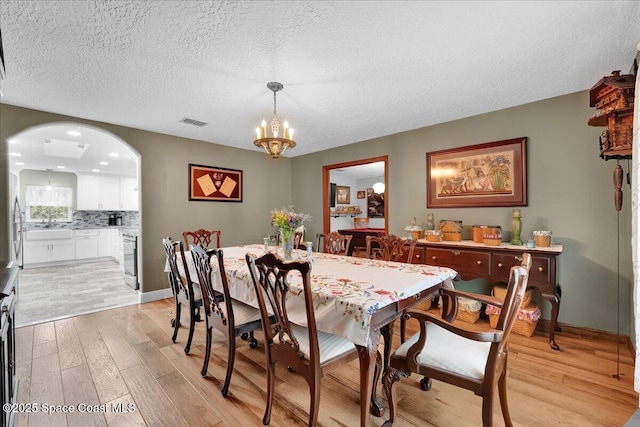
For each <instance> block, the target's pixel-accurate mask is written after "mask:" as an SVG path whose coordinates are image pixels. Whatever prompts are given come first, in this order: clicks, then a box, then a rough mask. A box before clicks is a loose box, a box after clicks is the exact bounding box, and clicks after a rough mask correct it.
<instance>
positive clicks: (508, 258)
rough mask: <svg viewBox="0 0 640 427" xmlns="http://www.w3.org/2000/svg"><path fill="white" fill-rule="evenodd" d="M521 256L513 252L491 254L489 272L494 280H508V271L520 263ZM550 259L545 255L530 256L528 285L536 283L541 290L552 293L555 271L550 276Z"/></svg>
mask: <svg viewBox="0 0 640 427" xmlns="http://www.w3.org/2000/svg"><path fill="white" fill-rule="evenodd" d="M521 260H522V257H521V256H520V255H515V254H506V253H504V254H500V253H498V254H495V253H494V254H493V256H492V259H491V274H492V276H493V278H494V280H496V281H503V282H508V281H509V271H510V270H511V267H513V266H514V265H520V262H521ZM551 272H552V259H551V258H549V257H546V256H543V257H540V256H532V257H531V270H529V286H532V285H536V286H537V287H538V288H540V291H541V292H547V293H553V292H554V291H553V289H554V288H555V273H554V276H553V277H552V276H551Z"/></svg>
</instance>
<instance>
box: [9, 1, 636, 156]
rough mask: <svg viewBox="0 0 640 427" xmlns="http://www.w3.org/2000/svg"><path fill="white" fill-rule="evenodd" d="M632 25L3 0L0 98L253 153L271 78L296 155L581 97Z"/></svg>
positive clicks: (387, 4)
mask: <svg viewBox="0 0 640 427" xmlns="http://www.w3.org/2000/svg"><path fill="white" fill-rule="evenodd" d="M639 23H640V2H637V1H628V2H617V1H602V2H600V1H586V2H569V1H553V2H507V1H497V2H483V1H471V2H464V1H457V2H438V1H429V2H426V1H422V2H421V1H412V2H400V1H393V2H392V1H373V2H366V1H357V2H347V1H342V2H328V1H326V2H325V1H322V2H321V1H314V2H301V1H297V2H279V1H272V2H255V1H254V2H244V1H243V2H196V1H189V2H183V1H179V2H174V1H73V2H72V1H10V0H3V1H2V2H0V26H1V29H2V39H3V45H4V52H5V62H6V79H5V80H3V81H2V82H1V89H2V93H3V96H2V98H1V99H0V101H1V102H2V103H6V104H11V105H17V106H21V107H27V108H33V109H37V110H44V111H50V112H55V113H60V114H66V115H70V116H76V117H81V118H86V119H92V120H97V121H103V122H108V123H114V124H118V125H123V126H130V127H133V128H139V129H144V130H149V131H155V132H161V133H165V134H170V135H177V136H183V137H188V138H194V139H198V140H203V141H209V142H214V143H217V144H223V145H228V146H233V147H239V148H245V149H251V150H258V149H257V148H255V147H254V146H253V144H252V140H253V138H254V135H255V134H254V129H255V127H256V126H257V124H258V123H259V121H260V120H261V119H263V118H267V119H268V118H270V116H271V112H272V107H273V95H272V93H271V92H270V91H269V90H268V89H267V88H266V83H267V82H269V81H279V82H281V83H283V84H284V89H283V91H281V92H279V94H278V116H279V117H280V118H281V119H287V120H288V121H289V122H290V123H291V125H292V126H293V127H294V128H295V129H296V141H297V142H298V146H297V147H296V148H295V149H293V150H291V151H288V152H287V155H289V156H297V155H301V154H307V153H312V152H316V151H320V150H324V149H327V148H331V147H336V146H341V145H345V144H350V143H353V142H357V141H362V140H367V139H370V138H375V137H379V136H384V135H389V134H393V133H397V132H402V131H406V130H410V129H416V128H420V127H424V126H429V125H433V124H437V123H442V122H445V121H450V120H454V119H458V118H462V117H468V116H472V115H476V114H480V113H485V112H489V111H494V110H498V109H502V108H507V107H511V106H514V105H520V104H525V103H528V102H532V101H537V100H541V99H546V98H550V97H554V96H559V95H563V94H568V93H573V92H577V91H581V90H586V89H589V88H590V87H591V86H592V85H593V84H594V83H595V82H596V81H597V80H598V79H600V78H601V77H602V76H603V75H606V74H609V73H610V72H611V71H612V70H616V69H620V70H622V71H623V72H628V71H629V69H630V67H631V65H632V61H633V58H634V57H635V55H636V45H637V43H638V41H639V40H640V24H639ZM184 117H188V118H191V119H195V120H199V121H203V122H206V123H208V125H207V126H205V127H202V128H199V127H194V126H190V125H186V124H183V123H180V120H181V119H182V118H184ZM478 142H483V141H478Z"/></svg>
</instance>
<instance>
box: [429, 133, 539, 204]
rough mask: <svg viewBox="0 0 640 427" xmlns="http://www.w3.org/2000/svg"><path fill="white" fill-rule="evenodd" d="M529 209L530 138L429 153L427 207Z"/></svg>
mask: <svg viewBox="0 0 640 427" xmlns="http://www.w3.org/2000/svg"><path fill="white" fill-rule="evenodd" d="M489 206H527V138H526V137H522V138H515V139H509V140H505V141H496V142H489V143H485V144H478V145H470V146H467V147H458V148H452V149H448V150H440V151H433V152H430V153H427V207H428V208H467V207H468V208H470V207H489Z"/></svg>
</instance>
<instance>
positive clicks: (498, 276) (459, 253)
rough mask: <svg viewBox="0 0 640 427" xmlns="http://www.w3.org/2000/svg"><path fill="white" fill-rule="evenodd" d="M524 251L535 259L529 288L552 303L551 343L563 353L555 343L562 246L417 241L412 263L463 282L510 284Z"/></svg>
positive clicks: (465, 241)
mask: <svg viewBox="0 0 640 427" xmlns="http://www.w3.org/2000/svg"><path fill="white" fill-rule="evenodd" d="M523 252H528V253H530V254H531V259H532V265H531V271H530V272H529V282H528V285H529V287H535V288H538V289H539V290H540V293H541V294H542V296H543V297H544V298H545V299H546V300H547V301H549V302H550V303H551V309H552V310H551V320H550V325H549V344H550V345H551V348H552V349H553V350H560V347H559V346H558V344H556V342H555V331H556V328H557V321H558V311H559V310H560V297H561V293H562V292H561V289H560V285H559V284H558V281H557V269H556V268H557V264H558V257H559V255H560V254H561V253H562V246H561V245H553V246H550V247H546V248H542V247H537V248H534V249H530V248H527V247H525V246H512V245H510V244H508V243H501V244H500V246H487V245H485V244H483V243H475V242H472V241H470V240H463V241H460V242H428V241H427V240H425V239H418V245H417V246H416V250H415V252H414V254H413V260H412V262H413V263H424V264H429V265H439V266H443V267H449V268H452V269H454V270H456V271H457V272H458V273H459V274H460V278H461V279H462V280H471V279H476V278H482V279H485V280H487V281H489V282H508V281H509V271H510V270H511V267H512V266H514V265H519V264H520V261H521V255H522V253H523ZM558 330H559V328H558Z"/></svg>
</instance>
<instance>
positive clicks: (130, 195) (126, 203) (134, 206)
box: [120, 177, 139, 211]
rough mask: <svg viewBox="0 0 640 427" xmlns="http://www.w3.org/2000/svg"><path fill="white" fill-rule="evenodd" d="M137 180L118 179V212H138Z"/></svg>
mask: <svg viewBox="0 0 640 427" xmlns="http://www.w3.org/2000/svg"><path fill="white" fill-rule="evenodd" d="M138 206H139V203H138V180H137V179H136V178H124V177H120V210H123V211H137V210H138Z"/></svg>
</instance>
